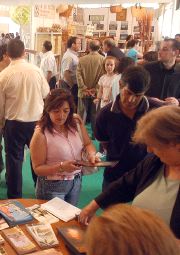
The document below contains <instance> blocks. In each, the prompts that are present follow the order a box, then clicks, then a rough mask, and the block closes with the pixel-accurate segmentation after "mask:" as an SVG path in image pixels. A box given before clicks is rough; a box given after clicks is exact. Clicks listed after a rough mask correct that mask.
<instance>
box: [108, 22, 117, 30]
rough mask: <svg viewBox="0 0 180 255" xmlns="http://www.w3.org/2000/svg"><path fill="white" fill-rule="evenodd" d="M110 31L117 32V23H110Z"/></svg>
mask: <svg viewBox="0 0 180 255" xmlns="http://www.w3.org/2000/svg"><path fill="white" fill-rule="evenodd" d="M109 30H117V23H110V24H109Z"/></svg>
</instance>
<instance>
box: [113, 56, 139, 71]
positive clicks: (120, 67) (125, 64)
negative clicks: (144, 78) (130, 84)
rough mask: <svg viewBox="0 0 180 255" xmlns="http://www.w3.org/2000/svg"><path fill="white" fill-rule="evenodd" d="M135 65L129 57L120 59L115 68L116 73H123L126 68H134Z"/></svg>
mask: <svg viewBox="0 0 180 255" xmlns="http://www.w3.org/2000/svg"><path fill="white" fill-rule="evenodd" d="M134 65H135V61H134V60H133V59H132V58H130V57H122V58H121V59H120V60H119V64H118V66H117V72H118V73H123V72H124V71H125V70H126V68H128V67H129V66H134Z"/></svg>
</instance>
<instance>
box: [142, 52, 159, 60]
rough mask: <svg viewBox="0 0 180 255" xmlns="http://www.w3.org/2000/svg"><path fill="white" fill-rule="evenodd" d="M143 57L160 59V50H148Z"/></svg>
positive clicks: (145, 58)
mask: <svg viewBox="0 0 180 255" xmlns="http://www.w3.org/2000/svg"><path fill="white" fill-rule="evenodd" d="M143 59H144V60H146V61H148V62H152V61H157V60H158V52H157V51H148V52H146V53H145V54H144V56H143Z"/></svg>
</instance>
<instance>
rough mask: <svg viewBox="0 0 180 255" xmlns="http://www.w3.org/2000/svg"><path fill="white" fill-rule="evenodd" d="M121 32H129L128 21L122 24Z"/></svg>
mask: <svg viewBox="0 0 180 255" xmlns="http://www.w3.org/2000/svg"><path fill="white" fill-rule="evenodd" d="M121 30H128V21H122V22H121Z"/></svg>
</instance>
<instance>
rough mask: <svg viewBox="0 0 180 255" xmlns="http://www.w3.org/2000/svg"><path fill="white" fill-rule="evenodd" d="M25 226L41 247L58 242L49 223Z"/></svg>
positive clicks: (54, 244) (51, 245) (52, 245)
mask: <svg viewBox="0 0 180 255" xmlns="http://www.w3.org/2000/svg"><path fill="white" fill-rule="evenodd" d="M26 227H27V230H28V232H29V233H30V234H31V236H32V237H33V238H34V240H35V241H36V242H37V243H38V245H39V246H40V247H41V248H48V247H49V248H50V247H54V246H57V245H58V244H59V241H58V240H57V238H56V236H55V234H54V231H53V229H52V227H51V225H50V224H44V223H37V224H31V225H26Z"/></svg>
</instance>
